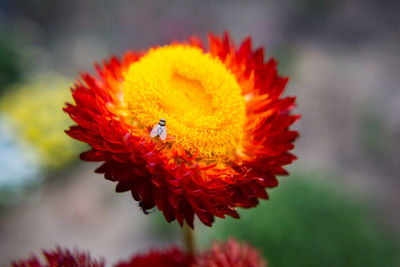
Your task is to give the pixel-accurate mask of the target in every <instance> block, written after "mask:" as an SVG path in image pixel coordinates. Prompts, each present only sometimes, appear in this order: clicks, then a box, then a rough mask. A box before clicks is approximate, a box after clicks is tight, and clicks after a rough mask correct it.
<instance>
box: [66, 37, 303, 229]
mask: <svg viewBox="0 0 400 267" xmlns="http://www.w3.org/2000/svg"><path fill="white" fill-rule="evenodd" d="M95 67H96V71H97V76H98V77H95V76H93V75H90V74H88V73H83V74H81V80H78V81H77V82H76V84H75V85H74V87H73V89H72V93H73V98H74V100H75V104H67V106H66V107H65V108H64V110H65V111H66V112H67V113H68V114H69V115H70V117H71V118H72V119H73V120H74V121H75V122H76V123H77V125H75V126H72V127H71V128H70V129H69V130H68V131H67V133H68V134H69V135H70V136H71V137H73V138H75V139H78V140H81V141H83V142H86V143H88V144H89V145H90V146H91V147H92V149H90V150H89V151H87V152H84V153H82V154H81V159H82V160H85V161H101V162H104V163H103V164H102V165H101V166H100V167H99V168H98V169H97V170H96V172H97V173H104V174H105V178H106V179H108V180H111V181H115V182H117V186H116V191H117V192H124V191H131V193H132V196H133V198H134V199H135V200H137V201H139V203H140V207H141V208H142V209H143V210H144V211H148V210H150V209H152V208H153V207H155V206H157V208H158V209H159V210H160V211H162V212H163V214H164V217H165V218H166V220H167V221H168V222H171V221H172V220H174V219H176V220H177V221H178V222H179V224H180V225H181V226H182V225H183V222H184V221H186V222H187V223H188V224H189V225H190V226H191V227H193V220H194V215H195V214H196V215H197V217H198V218H199V219H200V220H201V222H203V223H204V224H205V225H208V226H211V224H212V222H213V221H214V216H217V217H221V218H224V217H225V216H226V215H229V216H232V217H234V218H238V217H239V215H238V213H237V211H236V207H245V208H250V207H254V206H256V205H257V204H258V202H259V200H258V199H259V198H262V199H268V194H267V192H266V190H265V189H266V188H267V187H268V188H271V187H275V186H277V185H278V181H277V179H276V175H286V174H287V172H286V171H285V170H284V169H283V168H282V166H283V165H286V164H289V163H291V162H292V161H293V160H294V159H295V156H294V155H292V154H291V153H290V152H289V151H290V150H291V149H293V148H294V145H293V141H294V140H295V139H296V137H297V136H298V133H297V132H296V131H292V130H289V126H290V125H291V124H293V123H294V122H295V121H296V120H297V119H298V117H299V116H298V115H292V114H291V110H292V109H293V107H294V103H295V98H294V97H282V93H283V90H284V88H285V85H286V83H287V81H288V78H282V77H280V76H278V75H277V70H276V62H275V61H274V60H273V59H270V60H268V61H267V62H264V53H263V49H262V48H259V49H257V50H253V49H252V48H251V39H250V38H247V39H246V40H245V41H244V42H243V43H242V44H241V45H240V46H239V47H238V48H236V47H235V45H234V43H233V41H232V40H231V39H230V37H229V35H228V34H227V33H226V34H224V35H223V36H222V37H218V36H214V35H209V41H208V48H205V46H204V45H203V44H202V41H201V40H200V39H199V38H196V37H193V38H190V39H189V41H188V42H174V43H172V44H170V45H166V46H156V47H152V48H150V49H149V50H147V51H143V52H135V51H130V52H127V53H126V54H125V55H124V57H123V58H122V59H121V60H119V59H117V58H115V57H112V58H111V59H110V60H109V61H105V62H104V63H103V64H102V65H98V64H96V65H95ZM161 119H164V120H165V122H166V126H165V127H166V129H167V132H166V133H167V134H166V139H165V140H162V139H163V138H162V137H163V136H162V134H161V133H162V131H160V132H157V133H159V134H158V135H156V136H155V137H151V136H150V133H151V131H152V129H153V127H155V126H156V127H161V126H163V125H162V124H161ZM161 130H162V129H161ZM160 137H161V138H160Z"/></svg>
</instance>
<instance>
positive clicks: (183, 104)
mask: <svg viewBox="0 0 400 267" xmlns="http://www.w3.org/2000/svg"><path fill="white" fill-rule="evenodd" d="M124 80H125V81H124V84H123V91H124V101H125V102H126V104H127V106H128V108H129V112H130V113H131V114H130V117H131V119H132V121H134V123H135V125H140V126H141V127H142V128H143V129H151V128H152V127H154V125H156V124H157V123H158V122H159V121H160V119H161V118H165V120H166V127H167V132H168V136H167V141H166V142H168V143H171V144H172V143H176V144H178V145H180V146H181V147H182V148H183V149H185V150H186V151H187V152H188V153H197V155H198V157H199V158H204V159H216V158H219V159H221V160H226V161H230V160H233V159H234V157H235V155H236V151H237V150H238V149H239V147H240V144H241V142H242V140H243V136H244V130H243V128H244V124H245V119H246V111H245V103H244V97H243V95H242V94H241V88H240V85H239V84H238V82H237V80H236V78H235V76H234V75H233V74H232V73H231V72H230V71H229V69H228V68H227V67H226V66H225V65H224V63H222V62H221V60H219V59H218V58H216V57H213V56H211V55H210V54H209V53H204V52H203V51H202V50H201V49H200V48H196V47H191V46H187V45H168V46H163V47H157V48H153V49H150V50H149V51H148V52H147V53H146V54H145V55H143V56H142V57H141V59H140V60H139V61H137V62H135V63H132V64H131V65H130V66H129V68H128V69H127V71H126V72H125V73H124ZM149 134H150V130H149Z"/></svg>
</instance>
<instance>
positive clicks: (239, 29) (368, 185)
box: [0, 0, 400, 267]
mask: <svg viewBox="0 0 400 267" xmlns="http://www.w3.org/2000/svg"><path fill="white" fill-rule="evenodd" d="M398 10H400V4H399V2H398V1H395V0H386V1H379V0H366V1H356V0H347V1H344V0H339V1H333V0H320V1H318V0H298V1H289V0H280V1H278V0H273V1H261V0H258V1H228V0H220V1H183V0H181V1H162V0H159V1H144V0H143V1H130V0H119V1H111V0H99V1H95V0H86V1H79V0H68V1H53V0H1V1H0V264H1V265H6V264H7V263H9V262H10V260H12V259H17V258H26V257H28V256H30V255H31V254H32V253H38V252H39V251H40V249H42V248H52V247H54V245H56V244H59V245H61V246H63V247H68V248H73V247H78V248H81V249H86V250H90V251H91V252H92V254H93V256H96V257H97V256H103V257H105V258H107V262H108V263H109V264H112V263H114V262H116V261H117V259H127V258H129V256H130V255H131V254H132V253H133V252H140V251H146V250H147V249H148V248H149V247H163V246H165V245H167V244H177V245H180V243H181V238H180V230H179V228H178V227H177V223H176V222H174V223H173V224H171V225H169V224H167V223H165V222H164V220H163V219H162V217H161V215H160V214H159V213H158V212H154V213H151V214H149V215H147V216H144V215H143V214H142V213H141V211H140V209H139V207H138V206H137V203H135V202H134V201H133V200H132V199H131V197H130V194H129V193H124V194H116V193H114V186H115V185H114V184H112V183H111V182H108V181H105V180H104V179H103V177H102V176H101V175H96V174H94V173H93V169H94V168H95V167H96V166H97V164H91V163H80V162H79V161H78V154H79V152H80V151H83V150H84V149H85V148H86V146H85V145H84V144H81V143H79V142H77V141H73V140H71V139H70V138H68V137H67V136H66V135H65V134H64V132H63V130H64V129H66V128H67V127H68V125H70V124H71V121H70V120H69V118H68V117H67V116H66V115H65V114H63V112H62V111H61V107H62V105H63V103H64V102H65V101H69V100H70V95H69V91H68V88H69V86H70V85H71V84H72V83H73V81H74V79H75V77H77V74H78V72H79V71H84V70H89V71H92V70H93V68H92V66H93V62H95V61H101V60H103V59H105V58H108V57H110V56H111V55H117V56H121V55H123V53H124V51H126V50H129V49H136V50H142V49H146V48H147V47H148V46H151V45H155V44H165V43H169V42H171V41H173V40H184V39H186V38H187V37H188V36H190V35H192V34H198V35H200V36H201V37H203V38H205V37H206V34H207V33H208V32H213V33H217V34H220V33H222V32H223V31H224V30H228V31H229V32H230V33H231V35H232V36H233V38H234V39H235V40H236V42H239V41H240V40H242V39H244V38H245V37H246V36H249V35H250V36H251V37H252V38H253V43H254V45H255V46H256V47H258V46H262V47H264V48H265V51H266V53H265V54H266V57H271V56H273V57H275V58H276V59H277V60H278V62H279V66H278V67H279V72H280V73H281V74H282V75H285V76H286V75H288V76H290V82H289V84H288V87H287V92H286V93H287V94H288V95H295V96H297V97H298V101H297V102H298V108H297V110H296V111H297V112H298V113H300V114H302V119H301V120H300V121H299V122H298V123H297V124H296V125H295V127H294V128H296V129H298V130H299V131H300V133H301V137H300V138H299V139H298V140H297V142H296V149H295V154H296V155H298V157H299V159H298V161H296V162H295V163H294V164H292V165H291V166H290V167H289V168H288V169H289V171H290V172H291V175H290V176H289V177H281V178H280V186H279V187H277V188H276V189H273V190H270V196H271V199H270V200H269V201H262V202H261V204H260V206H259V207H257V208H254V209H251V210H241V211H240V214H241V215H242V219H240V220H233V219H227V220H217V222H216V224H215V226H214V227H213V228H211V229H210V228H207V227H204V226H201V225H198V227H197V229H196V235H197V237H198V238H197V245H198V247H199V249H200V250H201V249H202V248H204V247H206V246H208V245H209V244H210V242H212V240H214V239H226V238H227V237H228V236H235V237H237V238H238V239H240V240H245V241H247V242H249V243H251V244H253V245H254V246H256V247H257V248H259V249H260V250H261V251H262V252H263V254H264V256H265V257H267V259H268V261H269V263H270V266H275V267H281V266H308V267H310V266H364V267H365V266H400V245H399V241H400V238H399V236H400V235H399V234H400V212H399V211H400V194H399V193H398V192H399V189H400V179H399V178H400V175H399V173H400V141H399V140H400V90H399V89H400V88H399V84H400V75H399V66H400V53H399V50H398V48H399V43H400V31H399V29H400V17H399V16H398Z"/></svg>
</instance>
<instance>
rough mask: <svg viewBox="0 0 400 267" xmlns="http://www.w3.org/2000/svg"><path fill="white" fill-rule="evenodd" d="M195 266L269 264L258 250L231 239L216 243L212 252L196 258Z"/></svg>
mask: <svg viewBox="0 0 400 267" xmlns="http://www.w3.org/2000/svg"><path fill="white" fill-rule="evenodd" d="M193 266H198V267H267V262H266V260H264V259H263V258H262V256H261V254H260V253H259V252H258V251H257V250H256V249H254V248H252V247H251V246H249V245H248V244H246V243H242V244H239V243H238V242H237V241H236V240H234V239H232V238H231V239H229V240H228V242H226V243H214V245H213V246H212V248H211V250H209V251H207V252H205V253H204V254H203V255H201V256H200V257H197V258H196V261H195V264H194V265H193Z"/></svg>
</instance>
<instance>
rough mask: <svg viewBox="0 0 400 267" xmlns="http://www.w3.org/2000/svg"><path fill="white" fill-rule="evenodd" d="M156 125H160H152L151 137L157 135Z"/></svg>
mask: <svg viewBox="0 0 400 267" xmlns="http://www.w3.org/2000/svg"><path fill="white" fill-rule="evenodd" d="M158 127H160V125H158V124H157V125H156V126H154V127H153V130H151V132H150V137H151V138H153V137H156V136H157V135H158Z"/></svg>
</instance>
